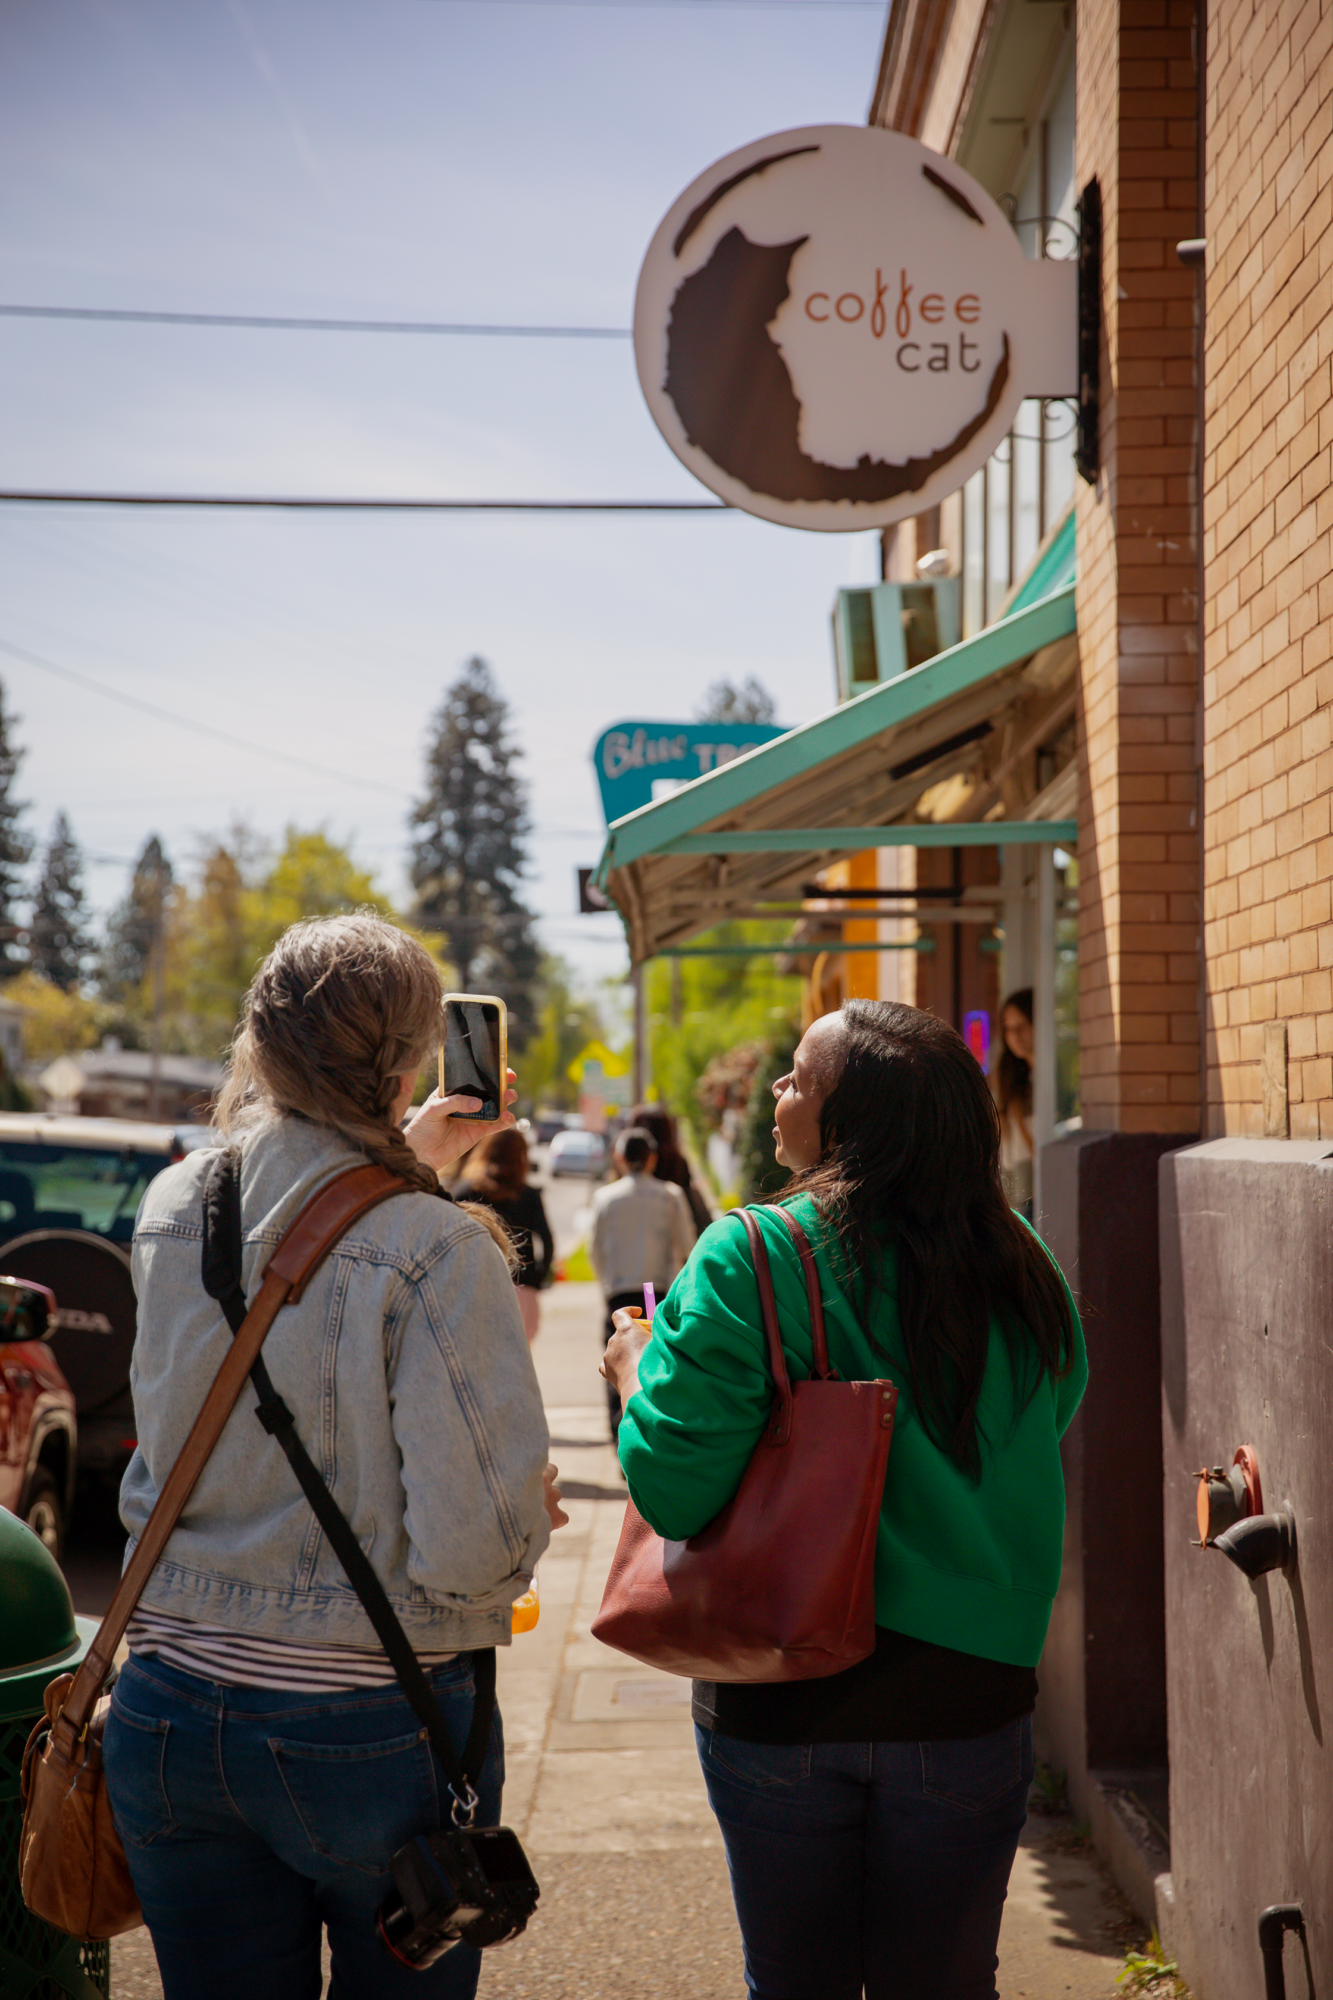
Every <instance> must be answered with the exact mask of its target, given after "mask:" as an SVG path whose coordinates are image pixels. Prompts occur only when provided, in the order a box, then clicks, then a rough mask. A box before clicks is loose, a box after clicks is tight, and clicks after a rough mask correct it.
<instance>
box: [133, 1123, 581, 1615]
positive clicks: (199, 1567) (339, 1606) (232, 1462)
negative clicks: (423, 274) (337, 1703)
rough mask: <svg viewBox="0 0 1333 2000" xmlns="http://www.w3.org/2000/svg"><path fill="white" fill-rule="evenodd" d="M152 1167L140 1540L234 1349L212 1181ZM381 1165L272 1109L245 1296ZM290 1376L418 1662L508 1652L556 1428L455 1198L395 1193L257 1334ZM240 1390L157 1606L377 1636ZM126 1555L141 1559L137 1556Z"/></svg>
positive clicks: (497, 1268)
mask: <svg viewBox="0 0 1333 2000" xmlns="http://www.w3.org/2000/svg"><path fill="white" fill-rule="evenodd" d="M216 1157H217V1156H216V1154H215V1153H213V1152H199V1153H192V1154H190V1155H189V1157H188V1158H187V1159H184V1160H182V1161H180V1162H179V1164H178V1165H176V1166H174V1167H169V1168H168V1169H167V1171H166V1172H165V1173H162V1174H159V1175H158V1177H157V1179H156V1180H155V1181H154V1182H153V1183H152V1185H151V1186H150V1187H149V1189H148V1191H147V1193H146V1194H145V1196H144V1199H143V1204H142V1207H141V1208H140V1211H139V1218H138V1222H137V1224H136V1226H135V1233H134V1282H135V1287H136V1290H137V1292H138V1297H139V1319H138V1333H137V1337H136V1340H135V1347H134V1362H133V1367H132V1370H131V1386H132V1388H133V1392H134V1409H135V1419H136V1424H137V1429H138V1439H139V1442H138V1448H137V1449H136V1451H135V1453H134V1456H133V1458H132V1459H131V1460H130V1464H129V1468H128V1470H127V1471H126V1474H125V1479H124V1483H123V1484H122V1487H121V1496H120V1509H121V1519H122V1520H123V1521H124V1523H125V1526H126V1528H127V1529H128V1530H129V1533H130V1537H131V1540H130V1547H131V1548H133V1546H134V1541H135V1539H136V1538H137V1536H138V1535H139V1534H140V1533H141V1532H142V1529H143V1526H144V1523H145V1522H146V1521H147V1519H148V1516H149V1514H150V1512H151V1511H152V1507H153V1503H154V1501H155V1500H156V1498H157V1494H158V1490H159V1488H160V1486H161V1484H162V1482H163V1481H164V1480H165V1478H166V1476H167V1474H168V1473H169V1472H170V1470H171V1467H172V1465H173V1464H174V1463H175V1460H176V1457H177V1455H178V1453H179V1451H180V1448H181V1446H182V1444H183V1443H184V1441H185V1437H186V1435H187V1433H188V1431H189V1429H190V1426H191V1424H192V1423H193V1422H194V1419H195V1417H196V1416H197V1415H198V1413H199V1409H200V1406H201V1405H202V1403H203V1400H204V1397H205V1395H206V1394H207V1391H208V1388H209V1385H210V1383H211V1382H212V1380H213V1377H214V1376H215V1375H216V1373H217V1371H218V1368H219V1367H220V1365H221V1363H222V1360H223V1357H224V1356H225V1354H226V1352H227V1349H228V1347H229V1346H230V1344H231V1338H232V1335H231V1329H230V1327H229V1326H228V1325H227V1322H226V1320H225V1319H224V1318H223V1314H222V1309H221V1307H220V1306H219V1305H218V1304H217V1302H216V1301H215V1300H214V1299H211V1298H210V1297H209V1296H208V1294H207V1293H206V1292H205V1291H204V1288H203V1284H202V1282H201V1277H200V1257H201V1249H202V1241H203V1214H202V1201H203V1190H204V1183H205V1181H206V1179H207V1177H208V1172H209V1169H210V1167H211V1166H212V1164H213V1162H214V1160H215V1159H216ZM363 1162H364V1155H362V1154H360V1153H358V1152H356V1151H354V1150H353V1149H352V1147H351V1146H350V1145H349V1144H348V1143H347V1141H346V1140H344V1139H343V1138H341V1137H340V1136H339V1135H338V1134H337V1133H336V1132H333V1131H331V1130H329V1129H328V1128H327V1127H324V1126H319V1125H314V1124H311V1123H309V1122H307V1121H306V1120H304V1119H301V1118H295V1117H280V1118H278V1117H275V1118H272V1119H269V1120H268V1121H267V1122H265V1123H263V1124H261V1125H259V1126H257V1127H256V1128H255V1129H254V1130H253V1131H251V1132H250V1133H248V1134H247V1135H246V1137H245V1138H244V1140H243V1142H242V1164H241V1220H242V1228H243V1232H244V1243H245V1251H244V1276H245V1289H246V1294H247V1296H248V1297H249V1298H251V1299H253V1297H254V1295H255V1292H256V1291H257V1289H258V1286H259V1281H260V1278H261V1276H262V1272H263V1268H264V1266H265V1264H266V1263H267V1262H268V1259H269V1257H270V1256H271V1254H272V1252H273V1249H274V1247H275V1246H276V1244H277V1242H278V1239H279V1237H280V1236H281V1235H282V1233H283V1230H284V1229H285V1228H286V1226H287V1224H288V1223H289V1222H290V1221H291V1220H292V1218H293V1217H294V1216H295V1215H296V1213H297V1211H298V1210H299V1209H300V1208H301V1207H302V1206H303V1205H304V1203H305V1202H306V1201H307V1200H308V1199H309V1197H310V1196H311V1195H312V1194H313V1193H314V1192H315V1190H316V1189H317V1188H318V1187H320V1186H321V1185H322V1184H323V1183H324V1182H325V1181H327V1180H328V1179H329V1178H330V1177H331V1176H332V1175H333V1174H335V1173H338V1172H339V1171H340V1170H341V1169H343V1168H344V1167H349V1166H356V1165H359V1164H362V1163H363ZM264 1358H265V1360H266V1362H267V1364H268V1369H269V1373H270V1375H271V1376H272V1378H273V1383H274V1386H275V1388H276V1389H277V1391H278V1394H279V1395H281V1396H282V1397H283V1398H284V1400H285V1401H286V1403H287V1406H288V1408H289V1409H290V1410H291V1412H292V1415H293V1417H294V1419H295V1422H296V1428H297V1430H298V1432H299V1434H300V1436H301V1438H302V1440H303V1442H304V1444H305V1446H306V1449H307V1450H308V1451H309V1453H310V1455H311V1457H312V1458H313V1459H314V1461H315V1464H316V1465H317V1466H318V1467H319V1470H320V1471H321V1473H322V1474H323V1476H324V1478H325V1479H326V1481H327V1482H328V1485H329V1488H330V1490H331V1491H332V1493H333V1497H334V1499H335V1500H336V1501H337V1502H338V1505H339V1506H340V1507H341V1508H342V1511H343V1513H344V1514H345V1515H346V1516H347V1519H348V1520H349V1521H350V1522H351V1525H352V1529H353V1532H354V1533H355V1535H356V1537H357V1539H358V1541H359V1542H360V1544H361V1546H362V1548H363V1549H364V1550H365V1552H366V1554H367V1555H368V1556H369V1558H370V1560H371V1562H372V1563H373V1564H374V1566H375V1569H376V1571H377V1572H378V1574H379V1577H380V1579H381V1581H382V1582H383V1584H384V1586H385V1589H386V1590H387V1591H388V1594H389V1598H390V1600H391V1602H392V1604H393V1607H394V1610H395V1611H396V1612H397V1614H398V1617H399V1618H400V1620H401V1621H402V1624H403V1628H404V1630H405V1631H406V1633H407V1636H408V1638H409V1639H410V1640H411V1642H412V1644H413V1646H414V1647H415V1648H416V1649H417V1650H418V1651H440V1652H444V1651H449V1650H459V1651H461V1650H463V1649H466V1648H472V1647H478V1646H495V1645H507V1644H508V1642H509V1637H510V1605H511V1603H512V1601H513V1599H514V1598H515V1597H517V1596H519V1595H521V1593H522V1592H523V1590H524V1589H525V1588H526V1587H527V1580H528V1578H529V1577H530V1576H531V1574H532V1570H533V1566H534V1565H535V1563H536V1561H537V1558H538V1557H539V1556H540V1555H541V1553H542V1550H543V1549H544V1548H545V1546H546V1544H547V1541H548V1540H549V1537H550V1528H549V1525H548V1522H547V1517H546V1509H545V1505H544V1502H543V1497H542V1468H543V1467H544V1465H545V1463H546V1455H547V1433H546V1420H545V1417H544V1416H543V1414H542V1405H541V1398H540V1395H539V1393H538V1389H537V1379H536V1376H535V1374H534V1372H533V1367H532V1360H531V1357H530V1355H529V1352H528V1344H527V1341H526V1340H525V1338H524V1335H523V1325H522V1321H521V1319H520V1317H519V1311H518V1305H517V1302H516V1300H515V1297H514V1288H513V1285H512V1284H511V1282H510V1279H509V1274H508V1272H507V1270H506V1268H505V1263H504V1259H503V1257H502V1256H501V1254H500V1251H499V1250H498V1248H497V1247H496V1245H495V1243H494V1242H493V1241H492V1239H491V1237H490V1236H489V1235H488V1234H487V1233H486V1231H485V1230H484V1229H483V1228H482V1227H481V1226H480V1224H479V1223H477V1222H475V1221H474V1220H473V1219H472V1217H471V1216H468V1215H465V1214H464V1213H463V1212H462V1211H461V1210H460V1209H458V1208H456V1207H454V1206H453V1204H452V1203H450V1202H446V1201H441V1200H438V1199H437V1198H436V1197H435V1196H433V1195H429V1194H425V1193H421V1194H416V1193H413V1194H401V1195H395V1196H394V1197H393V1198H392V1199H391V1200H389V1201H385V1202H382V1203H381V1204H380V1205H379V1207H377V1208H373V1209H371V1210H370V1211H369V1213H368V1214H366V1215H364V1216H362V1217H361V1219H360V1221H358V1222H355V1223H353V1225H352V1227H351V1229H350V1230H349V1231H348V1232H347V1234H346V1235H345V1236H344V1237H343V1238H342V1240H341V1241H340V1242H339V1243H338V1244H337V1246H336V1247H335V1249H334V1250H333V1251H332V1252H331V1253H330V1255H329V1256H328V1257H327V1258H326V1259H325V1261H324V1263H323V1264H322V1265H321V1266H320V1268H319V1270H318V1272H317V1273H316V1274H315V1276H314V1278H313V1279H312V1280H311V1282H310V1284H309V1286H308V1287H307V1289H306V1291H305V1293H304V1295H303V1296H302V1298H301V1300H300V1301H299V1303H298V1304H296V1305H293V1306H284V1307H283V1308H282V1310H281V1311H280V1312H279V1314H278V1317H277V1319H276V1320H275V1321H274V1324H273V1327H272V1329H271V1330H270V1332H269V1335H268V1337H267V1339H266V1341H265V1343H264ZM256 1400H257V1399H256V1396H255V1391H254V1388H253V1385H252V1384H250V1383H247V1384H246V1385H245V1387H244V1389H243V1390H242V1391H241V1395H240V1398H239V1400H238V1402H237V1404H236V1407H235V1409H234V1410H233V1411H232V1413H231V1416H230V1417H229V1419H228V1421H227V1423H226V1426H225V1428H224V1429H223V1432H222V1435H221V1437H220V1438H219V1439H218V1442H217V1444H216V1446H215V1447H214V1450H213V1453H212V1456H211V1458H210V1459H209V1461H208V1464H207V1465H206V1466H205V1467H204V1470H203V1472H202V1474H201V1475H200V1479H199V1483H198V1485H197V1486H196V1487H195V1489H194V1492H193V1493H192V1495H191V1496H190V1499H189V1500H188V1501H187V1503H186V1506H185V1511H184V1512H183V1514H182V1515H181V1518H180V1521H179V1523H178V1524H177V1526H176V1529H175V1531H174V1532H173V1534H172V1536H171V1539H170V1540H169V1541H168V1543H167V1546H166V1550H165V1553H164V1555H163V1557H162V1560H161V1561H160V1562H159V1563H158V1564H157V1567H156V1568H155V1569H154V1571H153V1574H152V1576H151V1577H150V1578H149V1581H148V1585H147V1587H146V1589H145V1591H144V1593H143V1599H142V1602H143V1603H144V1605H145V1606H152V1607H154V1608H155V1609H157V1610H159V1611H164V1612H170V1613H173V1614H174V1615H176V1616H177V1617H182V1618H193V1619H196V1620H198V1621H199V1622H201V1623H207V1624H212V1625H221V1626H230V1627H233V1628H234V1629H235V1630H236V1631H238V1632H253V1633H259V1634H262V1635H263V1636H265V1637H267V1638H274V1639H290V1640H293V1641H296V1642H301V1643H306V1644H311V1645H334V1646H336V1645H343V1646H373V1645H375V1644H376V1643H377V1642H376V1639H375V1634H374V1631H373V1629H372V1627H371V1624H370V1621H369V1620H368V1619H367V1617H366V1615H365V1613H364V1611H363V1610H362V1609H361V1605H360V1602H359V1600H358V1599H357V1597H356V1594H355V1592H354V1591H353V1589H352V1586H351V1584H350V1583H349V1582H348V1580H347V1577H346V1575H345V1574H344V1572H343V1569H342V1565H341V1564H340V1563H339V1561H338V1559H337V1557H336V1556H335V1555H334V1553H333V1551H332V1549H331V1548H330V1547H329V1545H328V1543H327V1542H326V1541H325V1539H324V1536H323V1533H322V1531H321V1530H320V1528H319V1526H318V1524H317V1523H316V1521H315V1517H314V1515H313V1514H312V1513H311V1511H310V1506H309V1503H308V1501H307V1500H306V1498H305V1496H304V1494H303V1493H302V1492H301V1489H300V1487H299V1486H298V1485H297V1483H296V1478H295V1475H294V1473H293V1472H292V1469H291V1467H290V1465H289V1464H288V1462H287V1460H286V1458H285V1457H284V1455H283V1453H282V1450H281V1448H280V1447H279V1445H278V1443H277V1440H276V1439H275V1438H272V1437H270V1436H268V1434H267V1433H266V1432H265V1431H264V1430H263V1429H262V1427H261V1426H260V1423H259V1421H258V1418H257V1417H256V1415H255V1405H256ZM127 1553H128V1552H127Z"/></svg>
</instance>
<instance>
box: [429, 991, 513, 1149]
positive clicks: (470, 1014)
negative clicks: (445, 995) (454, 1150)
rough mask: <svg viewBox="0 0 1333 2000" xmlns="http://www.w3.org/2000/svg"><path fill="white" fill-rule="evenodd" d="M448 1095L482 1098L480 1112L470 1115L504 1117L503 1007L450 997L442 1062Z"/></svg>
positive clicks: (445, 1008) (446, 1013) (446, 1012)
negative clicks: (460, 1094)
mask: <svg viewBox="0 0 1333 2000" xmlns="http://www.w3.org/2000/svg"><path fill="white" fill-rule="evenodd" d="M441 1068H442V1072H443V1078H444V1081H443V1086H442V1087H443V1090H444V1094H445V1096H446V1097H452V1096H453V1095H454V1094H455V1093H456V1092H463V1093H464V1094H465V1095H467V1096H469V1097H479V1098H480V1099H481V1100H482V1101H481V1105H480V1107H479V1108H478V1109H477V1110H476V1111H468V1112H464V1113H463V1114H462V1115H463V1116H464V1117H466V1118H475V1119H477V1120H478V1121H480V1120H482V1119H495V1118H498V1117H499V1116H500V1106H501V1104H502V1103H503V1101H504V1100H503V1085H502V1078H501V1075H500V1009H499V1008H498V1007H496V1006H493V1005H491V1004H490V1003H489V1002H488V1001H484V1000H446V1001H445V1003H444V1055H443V1059H442V1063H441Z"/></svg>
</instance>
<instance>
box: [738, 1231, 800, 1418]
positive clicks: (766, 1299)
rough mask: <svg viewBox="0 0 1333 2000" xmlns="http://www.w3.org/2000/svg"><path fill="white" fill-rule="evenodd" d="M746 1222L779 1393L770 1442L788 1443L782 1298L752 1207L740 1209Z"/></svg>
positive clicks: (788, 1397) (787, 1378)
mask: <svg viewBox="0 0 1333 2000" xmlns="http://www.w3.org/2000/svg"><path fill="white" fill-rule="evenodd" d="M736 1213H737V1214H738V1215H739V1216H740V1219H741V1221H742V1222H743V1223H744V1224H745V1233H746V1235H747V1236H748V1237H749V1239H750V1255H751V1256H752V1257H753V1259H754V1275H755V1278H756V1280H757V1281H758V1285H759V1310H760V1312H761V1314H762V1315H763V1321H764V1332H765V1334H766V1335H767V1337H768V1360H769V1366H770V1367H771V1368H772V1370H773V1387H774V1389H775V1391H776V1397H775V1400H774V1403H773V1414H772V1416H771V1417H770V1418H769V1420H768V1442H769V1443H770V1444H786V1442H787V1439H788V1438H789V1437H790V1436H791V1378H790V1376H789V1375H788V1373H787V1357H786V1355H785V1354H784V1353H783V1351H782V1334H781V1332H780V1331H779V1328H778V1302H777V1300H776V1299H775V1298H774V1296H773V1271H772V1267H771V1266H770V1264H769V1261H768V1245H767V1244H766V1243H765V1242H764V1232H763V1230H762V1229H761V1228H760V1227H759V1224H758V1222H757V1221H756V1219H755V1217H754V1216H753V1215H752V1214H751V1212H750V1210H749V1209H748V1208H741V1209H738V1210H737V1211H736Z"/></svg>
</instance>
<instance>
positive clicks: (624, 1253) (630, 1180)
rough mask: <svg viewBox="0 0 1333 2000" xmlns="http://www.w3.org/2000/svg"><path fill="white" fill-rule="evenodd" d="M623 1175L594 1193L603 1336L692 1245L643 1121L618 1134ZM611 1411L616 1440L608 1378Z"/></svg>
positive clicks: (662, 1289) (593, 1253)
mask: <svg viewBox="0 0 1333 2000" xmlns="http://www.w3.org/2000/svg"><path fill="white" fill-rule="evenodd" d="M615 1162H616V1166H617V1168H618V1169H619V1172H620V1178H619V1179H618V1180H615V1181H612V1182H611V1184H610V1185H609V1186H607V1187H603V1188H598V1190H597V1192H596V1194H595V1195H594V1196H593V1199H592V1229H591V1232H590V1235H589V1240H588V1256H589V1258H590V1259H591V1261H592V1268H593V1270H594V1271H595V1272H596V1274H597V1282H598V1284H599V1285H600V1286H601V1288H602V1291H603V1293H604V1294H605V1297H606V1323H605V1326H604V1329H603V1334H602V1338H603V1340H604V1341H607V1340H609V1339H610V1338H611V1335H612V1333H613V1332H614V1331H615V1321H614V1319H613V1317H612V1315H613V1314H614V1313H615V1312H616V1311H618V1309H619V1308H620V1307H621V1306H634V1305H636V1306H638V1307H639V1309H640V1310H642V1308H643V1288H644V1286H645V1284H649V1285H652V1286H653V1287H654V1288H655V1290H656V1291H657V1292H658V1293H659V1294H665V1293H666V1291H667V1289H668V1287H669V1286H670V1284H671V1281H672V1279H673V1278H674V1277H675V1275H676V1273H677V1271H679V1270H680V1268H681V1266H682V1264H684V1262H685V1259H686V1258H687V1257H688V1256H689V1254H690V1251H691V1249H692V1248H693V1246H694V1240H695V1237H694V1222H693V1219H692V1217H691V1215H690V1210H689V1206H688V1204H687V1202H686V1200H685V1196H684V1195H683V1194H682V1192H681V1190H680V1188H678V1187H677V1186H676V1184H675V1182H674V1181H660V1180H657V1179H656V1178H655V1176H654V1173H653V1169H654V1167H655V1166H656V1164H657V1147H656V1144H655V1143H654V1141H653V1136H652V1134H651V1133H650V1132H647V1131H645V1130H644V1129H643V1127H642V1126H640V1125H631V1126H629V1127H628V1128H627V1129H626V1130H625V1131H624V1132H621V1133H620V1134H619V1136H618V1137H617V1139H616V1145H615ZM606 1398H607V1411H608V1415H609V1417H610V1420H611V1438H612V1442H613V1443H614V1441H615V1438H616V1435H617V1433H618V1431H619V1429H620V1397H619V1396H618V1395H617V1393H616V1390H615V1388H614V1386H613V1385H612V1384H611V1383H609V1382H608V1384H607V1391H606Z"/></svg>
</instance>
